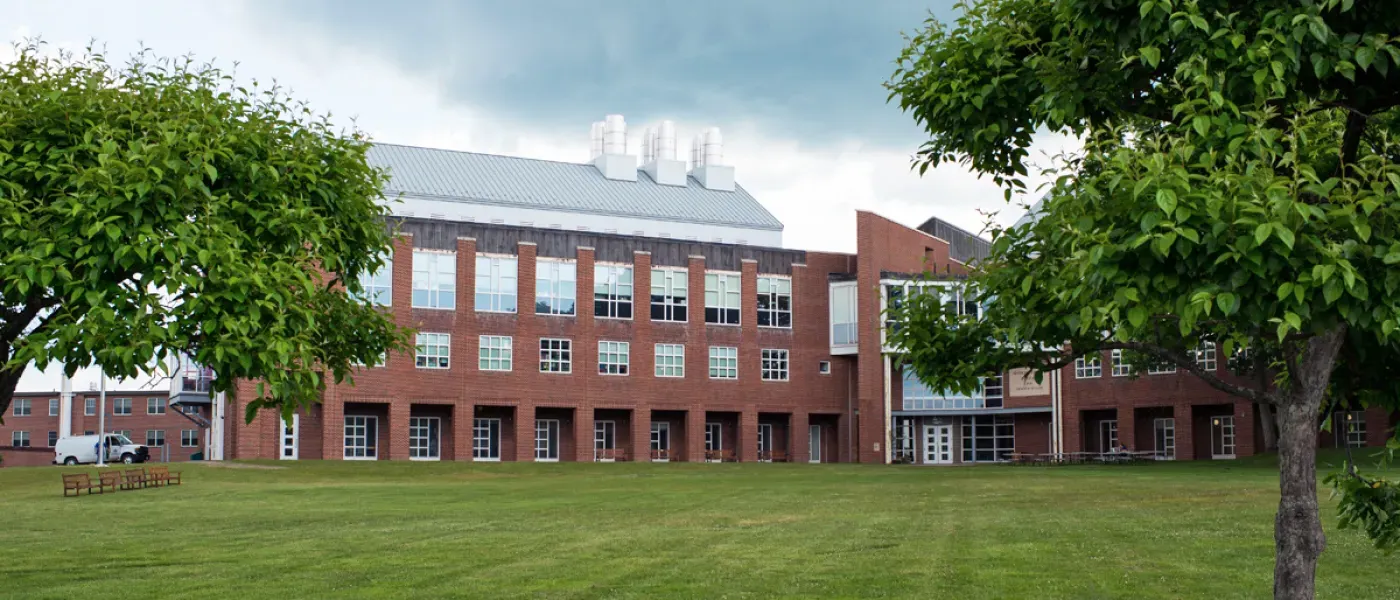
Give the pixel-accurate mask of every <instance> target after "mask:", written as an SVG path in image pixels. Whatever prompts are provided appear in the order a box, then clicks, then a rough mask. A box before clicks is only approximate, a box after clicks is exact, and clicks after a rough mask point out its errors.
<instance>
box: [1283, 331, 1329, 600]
mask: <svg viewBox="0 0 1400 600" xmlns="http://www.w3.org/2000/svg"><path fill="white" fill-rule="evenodd" d="M1345 333H1346V328H1345V326H1339V327H1337V328H1336V329H1333V330H1332V331H1328V332H1327V333H1324V334H1322V335H1319V336H1316V337H1314V338H1312V339H1309V340H1308V341H1307V342H1304V343H1302V344H1301V352H1299V355H1298V357H1297V359H1296V362H1292V363H1291V364H1292V369H1291V370H1290V373H1289V375H1290V376H1291V377H1290V381H1289V388H1288V391H1287V393H1286V394H1285V395H1284V396H1283V397H1282V398H1281V399H1280V404H1279V410H1278V424H1279V449H1278V466H1279V501H1278V515H1277V516H1276V517H1275V519H1274V549H1275V552H1276V557H1275V563H1274V599H1275V600H1312V598H1313V592H1314V584H1315V577H1316V572H1317V559H1318V557H1319V556H1321V555H1322V551H1323V550H1324V549H1326V547H1327V537H1326V536H1325V535H1323V533H1322V521H1321V520H1320V519H1319V518H1318V510H1317V418H1318V412H1319V411H1320V410H1321V409H1322V399H1323V396H1324V395H1325V394H1326V391H1327V383H1328V380H1329V379H1330V378H1331V376H1332V368H1333V366H1334V365H1335V364H1336V359H1337V351H1338V350H1339V349H1340V348H1341V345H1342V339H1343V338H1344V337H1345Z"/></svg>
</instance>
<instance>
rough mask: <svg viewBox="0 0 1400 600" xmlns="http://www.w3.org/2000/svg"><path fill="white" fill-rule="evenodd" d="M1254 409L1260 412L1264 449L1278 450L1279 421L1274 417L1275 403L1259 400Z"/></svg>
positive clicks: (1266, 450) (1269, 450)
mask: <svg viewBox="0 0 1400 600" xmlns="http://www.w3.org/2000/svg"><path fill="white" fill-rule="evenodd" d="M1254 410H1255V411H1256V412H1258V413H1259V423H1260V425H1261V426H1262V429H1263V431H1264V439H1263V440H1262V441H1263V442H1264V451H1265V452H1272V451H1274V450H1278V421H1277V420H1275V419H1274V405H1272V404H1269V403H1266V402H1259V403H1256V404H1255V405H1254Z"/></svg>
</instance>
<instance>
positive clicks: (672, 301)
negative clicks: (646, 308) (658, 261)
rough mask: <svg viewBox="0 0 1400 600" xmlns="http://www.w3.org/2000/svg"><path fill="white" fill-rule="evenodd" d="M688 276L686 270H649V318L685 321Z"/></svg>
mask: <svg viewBox="0 0 1400 600" xmlns="http://www.w3.org/2000/svg"><path fill="white" fill-rule="evenodd" d="M689 278H690V273H689V272H688V271H678V270H675V269H652V270H651V320H653V321H679V322H682V323H684V322H685V320H686V297H687V295H686V290H687V288H688V287H689V285H690V281H689Z"/></svg>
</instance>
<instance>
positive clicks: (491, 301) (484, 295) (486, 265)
mask: <svg viewBox="0 0 1400 600" xmlns="http://www.w3.org/2000/svg"><path fill="white" fill-rule="evenodd" d="M518 267H519V263H517V262H516V259H515V257H514V256H480V255H478V256H477V257H476V310H477V311H478V312H504V313H513V312H515V294H516V285H515V280H516V270H517V269H518Z"/></svg>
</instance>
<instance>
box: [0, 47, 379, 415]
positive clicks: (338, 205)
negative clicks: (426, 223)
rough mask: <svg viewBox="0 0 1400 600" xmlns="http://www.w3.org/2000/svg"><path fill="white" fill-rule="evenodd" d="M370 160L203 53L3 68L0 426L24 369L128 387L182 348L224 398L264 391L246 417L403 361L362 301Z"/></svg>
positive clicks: (23, 61) (373, 241)
mask: <svg viewBox="0 0 1400 600" xmlns="http://www.w3.org/2000/svg"><path fill="white" fill-rule="evenodd" d="M368 147H369V144H368V142H367V140H366V138H365V136H364V135H363V134H361V133H360V132H358V131H353V130H352V131H342V130H337V129H336V128H335V127H334V126H333V125H332V123H331V122H330V120H329V116H328V115H320V114H317V113H315V112H313V111H312V110H311V109H310V108H309V107H307V106H305V105H304V104H301V103H297V102H294V101H292V100H291V99H290V98H288V97H287V95H286V94H285V93H284V92H283V91H282V90H281V89H280V88H278V87H276V86H272V87H258V86H257V85H256V84H255V85H253V86H251V87H244V86H241V85H239V84H238V82H237V81H236V80H235V78H234V76H233V75H232V74H230V73H227V72H225V71H221V70H220V69H218V68H215V67H213V66H210V65H204V64H199V63H196V62H194V61H193V60H192V59H189V58H184V59H160V58H156V57H153V56H151V55H150V53H148V52H142V53H139V54H137V55H135V56H133V57H132V58H131V59H130V60H129V61H128V62H126V63H124V64H122V65H115V64H112V63H110V62H108V60H107V58H106V56H104V55H103V54H102V53H101V52H98V51H94V50H88V51H87V52H84V53H81V54H71V53H57V54H54V53H47V52H46V47H45V46H43V45H42V44H40V43H28V44H25V45H21V46H17V56H16V57H15V58H14V59H13V60H12V61H10V62H8V63H5V64H0V414H4V410H5V407H7V406H8V405H9V404H10V400H11V397H12V394H13V392H14V389H15V385H16V383H17V382H18V380H19V377H20V375H21V374H22V373H23V372H24V370H25V368H26V367H27V366H29V365H33V366H35V367H38V368H44V367H46V366H47V365H49V364H51V363H57V364H60V365H62V366H63V368H64V369H66V370H67V372H68V373H69V374H72V373H73V372H75V371H76V370H77V369H79V368H82V367H88V366H91V365H100V366H101V367H102V368H103V369H104V370H105V371H106V373H107V374H108V375H109V376H113V377H134V376H136V375H138V373H140V372H142V371H143V370H147V371H148V370H150V369H152V368H153V366H154V365H157V364H161V363H162V362H163V361H164V360H165V359H166V358H167V357H169V356H170V355H171V354H172V353H182V354H188V355H189V356H190V357H192V358H193V359H194V360H195V361H197V362H198V363H200V364H203V365H205V366H207V367H211V368H212V369H213V370H214V371H215V372H216V373H217V375H218V379H217V381H216V382H215V386H216V389H217V390H220V391H223V390H227V389H230V388H231V387H232V386H233V384H234V382H235V381H236V380H238V379H254V380H258V381H259V382H260V385H261V387H260V390H261V391H260V394H261V397H260V398H258V399H250V400H251V402H250V412H249V417H250V418H251V415H252V411H253V410H255V409H256V408H258V407H260V406H279V407H282V408H284V409H286V410H287V411H290V410H291V409H292V407H293V406H295V405H297V404H301V403H309V402H313V401H316V400H317V399H319V392H320V390H321V389H322V388H323V387H324V385H325V383H326V380H327V378H332V379H334V380H336V381H341V380H344V379H346V378H347V377H349V375H350V373H351V368H352V367H353V365H355V364H356V363H369V362H371V361H373V360H376V359H377V358H378V357H379V356H381V355H382V354H383V353H384V352H385V351H387V350H390V349H395V348H401V347H404V346H405V345H406V343H407V335H406V333H405V332H404V331H402V330H401V329H400V328H399V327H398V326H397V325H395V324H394V322H393V321H392V320H391V319H390V317H389V316H388V315H387V314H385V313H384V312H382V311H380V310H378V309H375V308H374V307H372V306H368V305H366V304H364V303H361V302H359V301H357V300H355V299H354V298H353V296H352V295H353V294H354V293H355V292H359V291H361V289H360V287H359V275H360V274H362V273H365V272H367V271H370V270H373V269H376V268H378V267H379V266H380V265H382V264H383V263H384V257H385V253H386V252H387V251H388V249H389V248H390V243H391V232H390V231H389V229H388V227H387V225H386V222H385V220H384V217H385V216H386V215H387V214H388V213H387V208H386V207H385V206H384V204H383V203H382V202H381V200H382V192H381V190H382V189H383V183H384V181H385V173H383V172H381V171H379V170H377V169H374V168H371V167H370V166H369V165H368V163H367V162H366V160H365V152H366V150H367V149H368ZM347 291H349V292H351V294H347V293H346V292H347Z"/></svg>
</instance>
